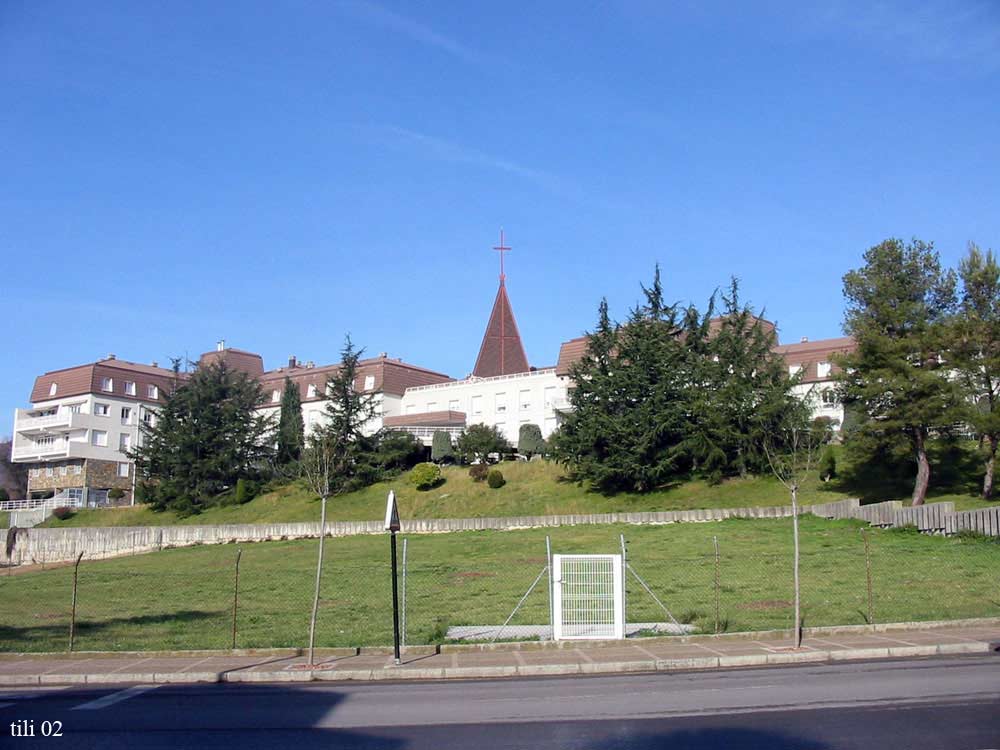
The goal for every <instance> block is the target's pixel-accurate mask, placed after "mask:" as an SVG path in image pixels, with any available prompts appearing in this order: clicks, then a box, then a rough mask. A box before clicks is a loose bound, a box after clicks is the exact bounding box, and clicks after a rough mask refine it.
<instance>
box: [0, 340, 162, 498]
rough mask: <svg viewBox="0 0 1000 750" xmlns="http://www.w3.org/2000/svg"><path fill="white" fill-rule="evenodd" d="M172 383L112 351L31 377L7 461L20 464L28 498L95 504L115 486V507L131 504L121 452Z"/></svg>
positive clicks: (130, 479)
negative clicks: (28, 403) (118, 494)
mask: <svg viewBox="0 0 1000 750" xmlns="http://www.w3.org/2000/svg"><path fill="white" fill-rule="evenodd" d="M175 382H176V378H175V375H174V373H173V372H172V371H171V370H168V369H165V368H162V367H159V366H158V365H156V364H155V363H154V364H152V365H144V364H138V363H136V362H127V361H125V360H120V359H117V358H116V357H115V356H114V355H112V354H109V355H108V356H107V357H106V358H105V359H102V360H100V361H98V362H94V363H92V364H87V365H80V366H78V367H69V368H66V369H63V370H53V371H51V372H47V373H45V374H43V375H40V376H38V377H37V378H36V379H35V384H34V387H33V388H32V391H31V407H30V408H28V409H16V410H15V412H14V439H13V443H12V446H11V459H12V460H13V461H15V462H18V463H26V464H28V496H29V497H40V496H44V495H47V494H49V493H55V494H56V495H58V496H60V497H65V498H67V499H71V500H75V501H83V502H86V503H87V504H94V505H103V504H106V503H108V493H109V492H110V491H111V490H112V489H114V488H118V489H120V490H122V492H123V498H122V502H126V503H127V502H131V499H132V496H133V491H134V487H135V471H134V467H133V464H132V462H131V460H130V459H129V458H128V455H127V453H128V451H129V450H131V449H132V448H133V447H135V446H136V445H138V444H139V441H140V440H141V439H142V433H141V430H140V429H139V426H140V424H141V423H143V422H146V423H147V424H150V423H153V422H154V420H155V419H156V410H157V406H158V405H159V404H162V403H163V401H164V399H165V398H166V394H167V393H169V391H170V389H171V388H173V387H174V384H175Z"/></svg>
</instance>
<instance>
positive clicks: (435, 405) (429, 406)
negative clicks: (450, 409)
mask: <svg viewBox="0 0 1000 750" xmlns="http://www.w3.org/2000/svg"><path fill="white" fill-rule="evenodd" d="M437 408H438V402H437V401H428V402H427V408H426V409H424V411H437Z"/></svg>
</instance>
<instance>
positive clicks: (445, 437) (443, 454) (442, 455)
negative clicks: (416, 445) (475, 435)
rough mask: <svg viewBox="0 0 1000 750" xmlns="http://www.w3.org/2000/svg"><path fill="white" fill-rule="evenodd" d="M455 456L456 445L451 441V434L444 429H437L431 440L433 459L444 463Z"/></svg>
mask: <svg viewBox="0 0 1000 750" xmlns="http://www.w3.org/2000/svg"><path fill="white" fill-rule="evenodd" d="M454 458H455V447H454V446H453V445H452V443H451V435H449V434H448V433H447V432H446V431H444V430H435V431H434V437H433V438H432V440H431V461H434V462H435V463H444V462H445V461H451V460H453V459H454Z"/></svg>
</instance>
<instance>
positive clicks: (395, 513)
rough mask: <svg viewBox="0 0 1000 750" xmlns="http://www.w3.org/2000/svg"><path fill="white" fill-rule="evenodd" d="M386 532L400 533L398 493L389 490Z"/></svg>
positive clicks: (386, 508)
mask: <svg viewBox="0 0 1000 750" xmlns="http://www.w3.org/2000/svg"><path fill="white" fill-rule="evenodd" d="M385 530H386V531H399V509H398V508H397V507H396V493H395V492H394V491H393V490H389V497H388V499H387V500H386V502H385Z"/></svg>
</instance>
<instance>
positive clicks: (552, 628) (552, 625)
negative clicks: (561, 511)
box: [545, 534, 556, 640]
mask: <svg viewBox="0 0 1000 750" xmlns="http://www.w3.org/2000/svg"><path fill="white" fill-rule="evenodd" d="M545 559H546V563H545V565H546V568H547V569H548V571H549V637H550V638H551V639H553V640H554V639H555V637H556V618H555V613H554V612H553V611H552V542H551V541H550V540H549V535H548V534H546V535H545Z"/></svg>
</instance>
